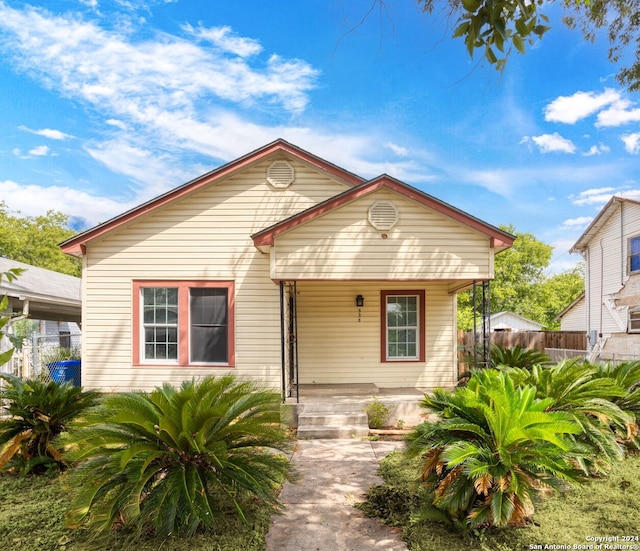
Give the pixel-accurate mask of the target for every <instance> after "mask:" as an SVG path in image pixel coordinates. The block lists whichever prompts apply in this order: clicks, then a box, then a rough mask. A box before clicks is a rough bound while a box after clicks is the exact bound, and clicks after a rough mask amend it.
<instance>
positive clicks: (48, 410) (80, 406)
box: [0, 374, 100, 474]
mask: <svg viewBox="0 0 640 551" xmlns="http://www.w3.org/2000/svg"><path fill="white" fill-rule="evenodd" d="M0 377H1V378H2V379H4V385H3V386H2V388H1V389H0V402H2V403H3V404H4V407H5V409H6V413H7V415H6V416H5V417H3V418H0V469H2V468H9V469H13V470H16V471H18V472H20V473H22V474H27V473H32V472H35V473H38V472H43V471H44V470H47V469H49V468H52V467H55V468H63V467H64V466H65V462H64V458H63V455H62V449H61V444H60V442H59V441H58V440H59V438H58V437H59V435H60V434H61V433H62V432H64V431H65V430H66V428H67V427H68V425H69V424H70V423H71V421H72V420H73V419H75V418H77V417H78V416H80V415H81V414H83V413H84V412H85V411H86V410H87V409H88V408H90V407H91V406H94V405H95V404H96V403H97V401H98V399H99V396H100V394H99V393H98V392H96V391H92V390H83V389H82V388H80V387H76V386H72V385H71V384H70V383H65V384H60V383H56V382H54V381H49V382H45V381H42V380H40V379H27V380H22V379H19V378H18V377H15V376H13V375H10V374H4V375H1V376H0Z"/></svg>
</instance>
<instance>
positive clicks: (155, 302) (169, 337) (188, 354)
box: [133, 281, 234, 367]
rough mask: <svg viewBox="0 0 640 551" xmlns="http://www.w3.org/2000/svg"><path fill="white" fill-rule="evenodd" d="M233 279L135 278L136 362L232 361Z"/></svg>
mask: <svg viewBox="0 0 640 551" xmlns="http://www.w3.org/2000/svg"><path fill="white" fill-rule="evenodd" d="M233 320H234V284H233V282H232V281H135V282H134V285H133V321H134V363H136V364H167V365H220V366H228V367H230V366H233V365H234V323H233Z"/></svg>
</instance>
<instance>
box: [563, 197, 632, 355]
mask: <svg viewBox="0 0 640 551" xmlns="http://www.w3.org/2000/svg"><path fill="white" fill-rule="evenodd" d="M570 252H578V253H580V254H581V255H582V256H583V258H584V261H585V296H584V316H585V317H584V325H583V326H582V327H583V328H584V329H585V330H586V331H587V332H588V335H589V344H590V346H591V347H592V353H591V357H592V358H594V359H595V358H596V357H598V356H599V357H600V358H601V359H604V360H608V359H616V358H617V359H632V358H634V357H637V358H640V202H638V201H634V200H631V199H625V198H622V197H613V198H612V199H611V200H610V201H609V202H608V203H607V204H606V205H605V206H604V208H603V209H602V210H601V211H600V213H599V214H598V215H597V216H596V218H595V219H594V220H593V222H591V224H590V225H589V227H588V228H587V229H586V230H585V232H584V233H583V234H582V235H581V236H580V238H579V239H578V241H577V242H576V243H575V245H574V246H573V247H572V248H571V251H570ZM576 307H578V311H579V307H580V305H579V303H577V304H576Z"/></svg>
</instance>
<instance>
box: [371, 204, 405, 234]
mask: <svg viewBox="0 0 640 551" xmlns="http://www.w3.org/2000/svg"><path fill="white" fill-rule="evenodd" d="M369 223H370V224H371V225H372V226H373V227H374V228H375V229H376V230H390V229H391V228H393V226H395V225H396V224H397V223H398V209H397V208H396V206H395V205H394V204H393V203H392V202H391V201H376V202H375V203H373V205H371V206H370V207H369Z"/></svg>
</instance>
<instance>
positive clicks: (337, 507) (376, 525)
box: [267, 439, 407, 551]
mask: <svg viewBox="0 0 640 551" xmlns="http://www.w3.org/2000/svg"><path fill="white" fill-rule="evenodd" d="M403 445H404V444H403V442H368V441H361V440H355V439H350V440H299V441H298V442H297V445H296V450H295V452H294V454H293V458H292V461H293V463H294V465H295V468H296V470H297V472H298V475H299V480H298V481H297V482H296V483H295V484H292V483H289V482H287V483H286V484H285V485H284V487H283V489H282V492H281V494H280V498H281V500H282V501H283V503H284V504H285V505H286V507H287V508H286V510H285V512H284V515H275V516H274V517H273V524H272V527H271V530H270V531H269V533H268V535H267V551H369V550H372V551H373V550H376V551H379V550H381V549H384V550H388V551H406V549H407V547H406V545H405V544H404V543H403V542H402V540H401V539H400V532H399V530H397V529H393V528H391V527H389V526H385V525H384V524H382V523H381V522H379V521H378V520H376V519H370V518H367V517H366V516H365V515H364V514H363V513H362V512H361V511H360V510H358V509H356V508H355V507H353V504H354V503H356V502H359V501H363V499H364V494H365V493H366V491H367V490H368V489H369V488H370V487H371V486H373V485H375V484H380V483H382V479H381V478H380V477H379V476H378V475H377V474H376V471H377V468H378V464H379V461H380V460H381V459H382V458H383V457H384V456H385V455H387V454H388V453H389V452H391V451H393V450H395V449H402V447H403Z"/></svg>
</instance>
